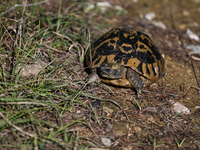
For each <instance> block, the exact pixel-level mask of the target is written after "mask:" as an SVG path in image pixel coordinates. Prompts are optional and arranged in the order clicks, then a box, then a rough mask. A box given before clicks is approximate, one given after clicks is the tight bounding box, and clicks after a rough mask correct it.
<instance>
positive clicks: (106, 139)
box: [101, 137, 111, 146]
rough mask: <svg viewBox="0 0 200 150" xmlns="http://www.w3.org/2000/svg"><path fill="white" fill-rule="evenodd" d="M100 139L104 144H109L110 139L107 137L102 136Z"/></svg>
mask: <svg viewBox="0 0 200 150" xmlns="http://www.w3.org/2000/svg"><path fill="white" fill-rule="evenodd" d="M101 141H102V143H103V144H104V145H105V146H111V140H110V139H109V138H105V137H102V138H101Z"/></svg>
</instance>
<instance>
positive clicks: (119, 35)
mask: <svg viewBox="0 0 200 150" xmlns="http://www.w3.org/2000/svg"><path fill="white" fill-rule="evenodd" d="M85 62H86V65H87V66H88V67H89V69H90V71H91V74H90V76H89V82H90V81H91V82H94V81H95V80H98V79H100V80H101V81H102V82H104V83H106V84H110V85H115V86H121V87H129V88H133V89H135V90H136V93H137V96H138V97H139V95H140V94H141V92H142V89H143V88H144V87H146V86H149V85H151V84H152V83H154V82H156V81H157V80H158V79H160V78H161V77H164V76H165V66H164V59H163V57H162V55H161V54H160V52H159V50H158V48H157V47H156V45H155V44H154V43H153V41H152V40H151V39H150V38H149V36H148V35H146V34H144V33H142V32H139V31H136V30H134V29H131V28H115V29H112V30H110V31H108V32H106V33H105V34H103V35H102V36H101V37H99V38H98V39H97V40H95V41H94V43H93V44H92V45H91V49H90V50H88V51H87V52H86V55H85Z"/></svg>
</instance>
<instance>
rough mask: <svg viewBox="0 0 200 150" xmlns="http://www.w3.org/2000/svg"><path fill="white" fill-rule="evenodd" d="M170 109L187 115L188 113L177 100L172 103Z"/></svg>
mask: <svg viewBox="0 0 200 150" xmlns="http://www.w3.org/2000/svg"><path fill="white" fill-rule="evenodd" d="M172 110H173V111H174V112H176V113H179V114H183V115H189V114H190V110H189V109H188V108H187V107H185V106H184V105H183V104H181V103H179V102H176V103H174V104H173V108H172Z"/></svg>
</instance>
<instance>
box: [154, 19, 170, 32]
mask: <svg viewBox="0 0 200 150" xmlns="http://www.w3.org/2000/svg"><path fill="white" fill-rule="evenodd" d="M152 24H153V25H154V26H156V27H159V28H162V29H163V30H165V29H167V27H166V26H165V24H164V23H163V22H162V21H152Z"/></svg>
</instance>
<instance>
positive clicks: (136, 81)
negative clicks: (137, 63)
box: [127, 68, 144, 97]
mask: <svg viewBox="0 0 200 150" xmlns="http://www.w3.org/2000/svg"><path fill="white" fill-rule="evenodd" d="M127 79H128V81H129V82H130V84H131V85H132V87H133V88H134V89H135V90H136V92H137V97H139V95H140V94H141V92H142V89H143V87H144V82H143V80H142V78H141V76H140V75H139V73H137V72H136V71H135V70H133V69H131V68H128V70H127Z"/></svg>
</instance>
